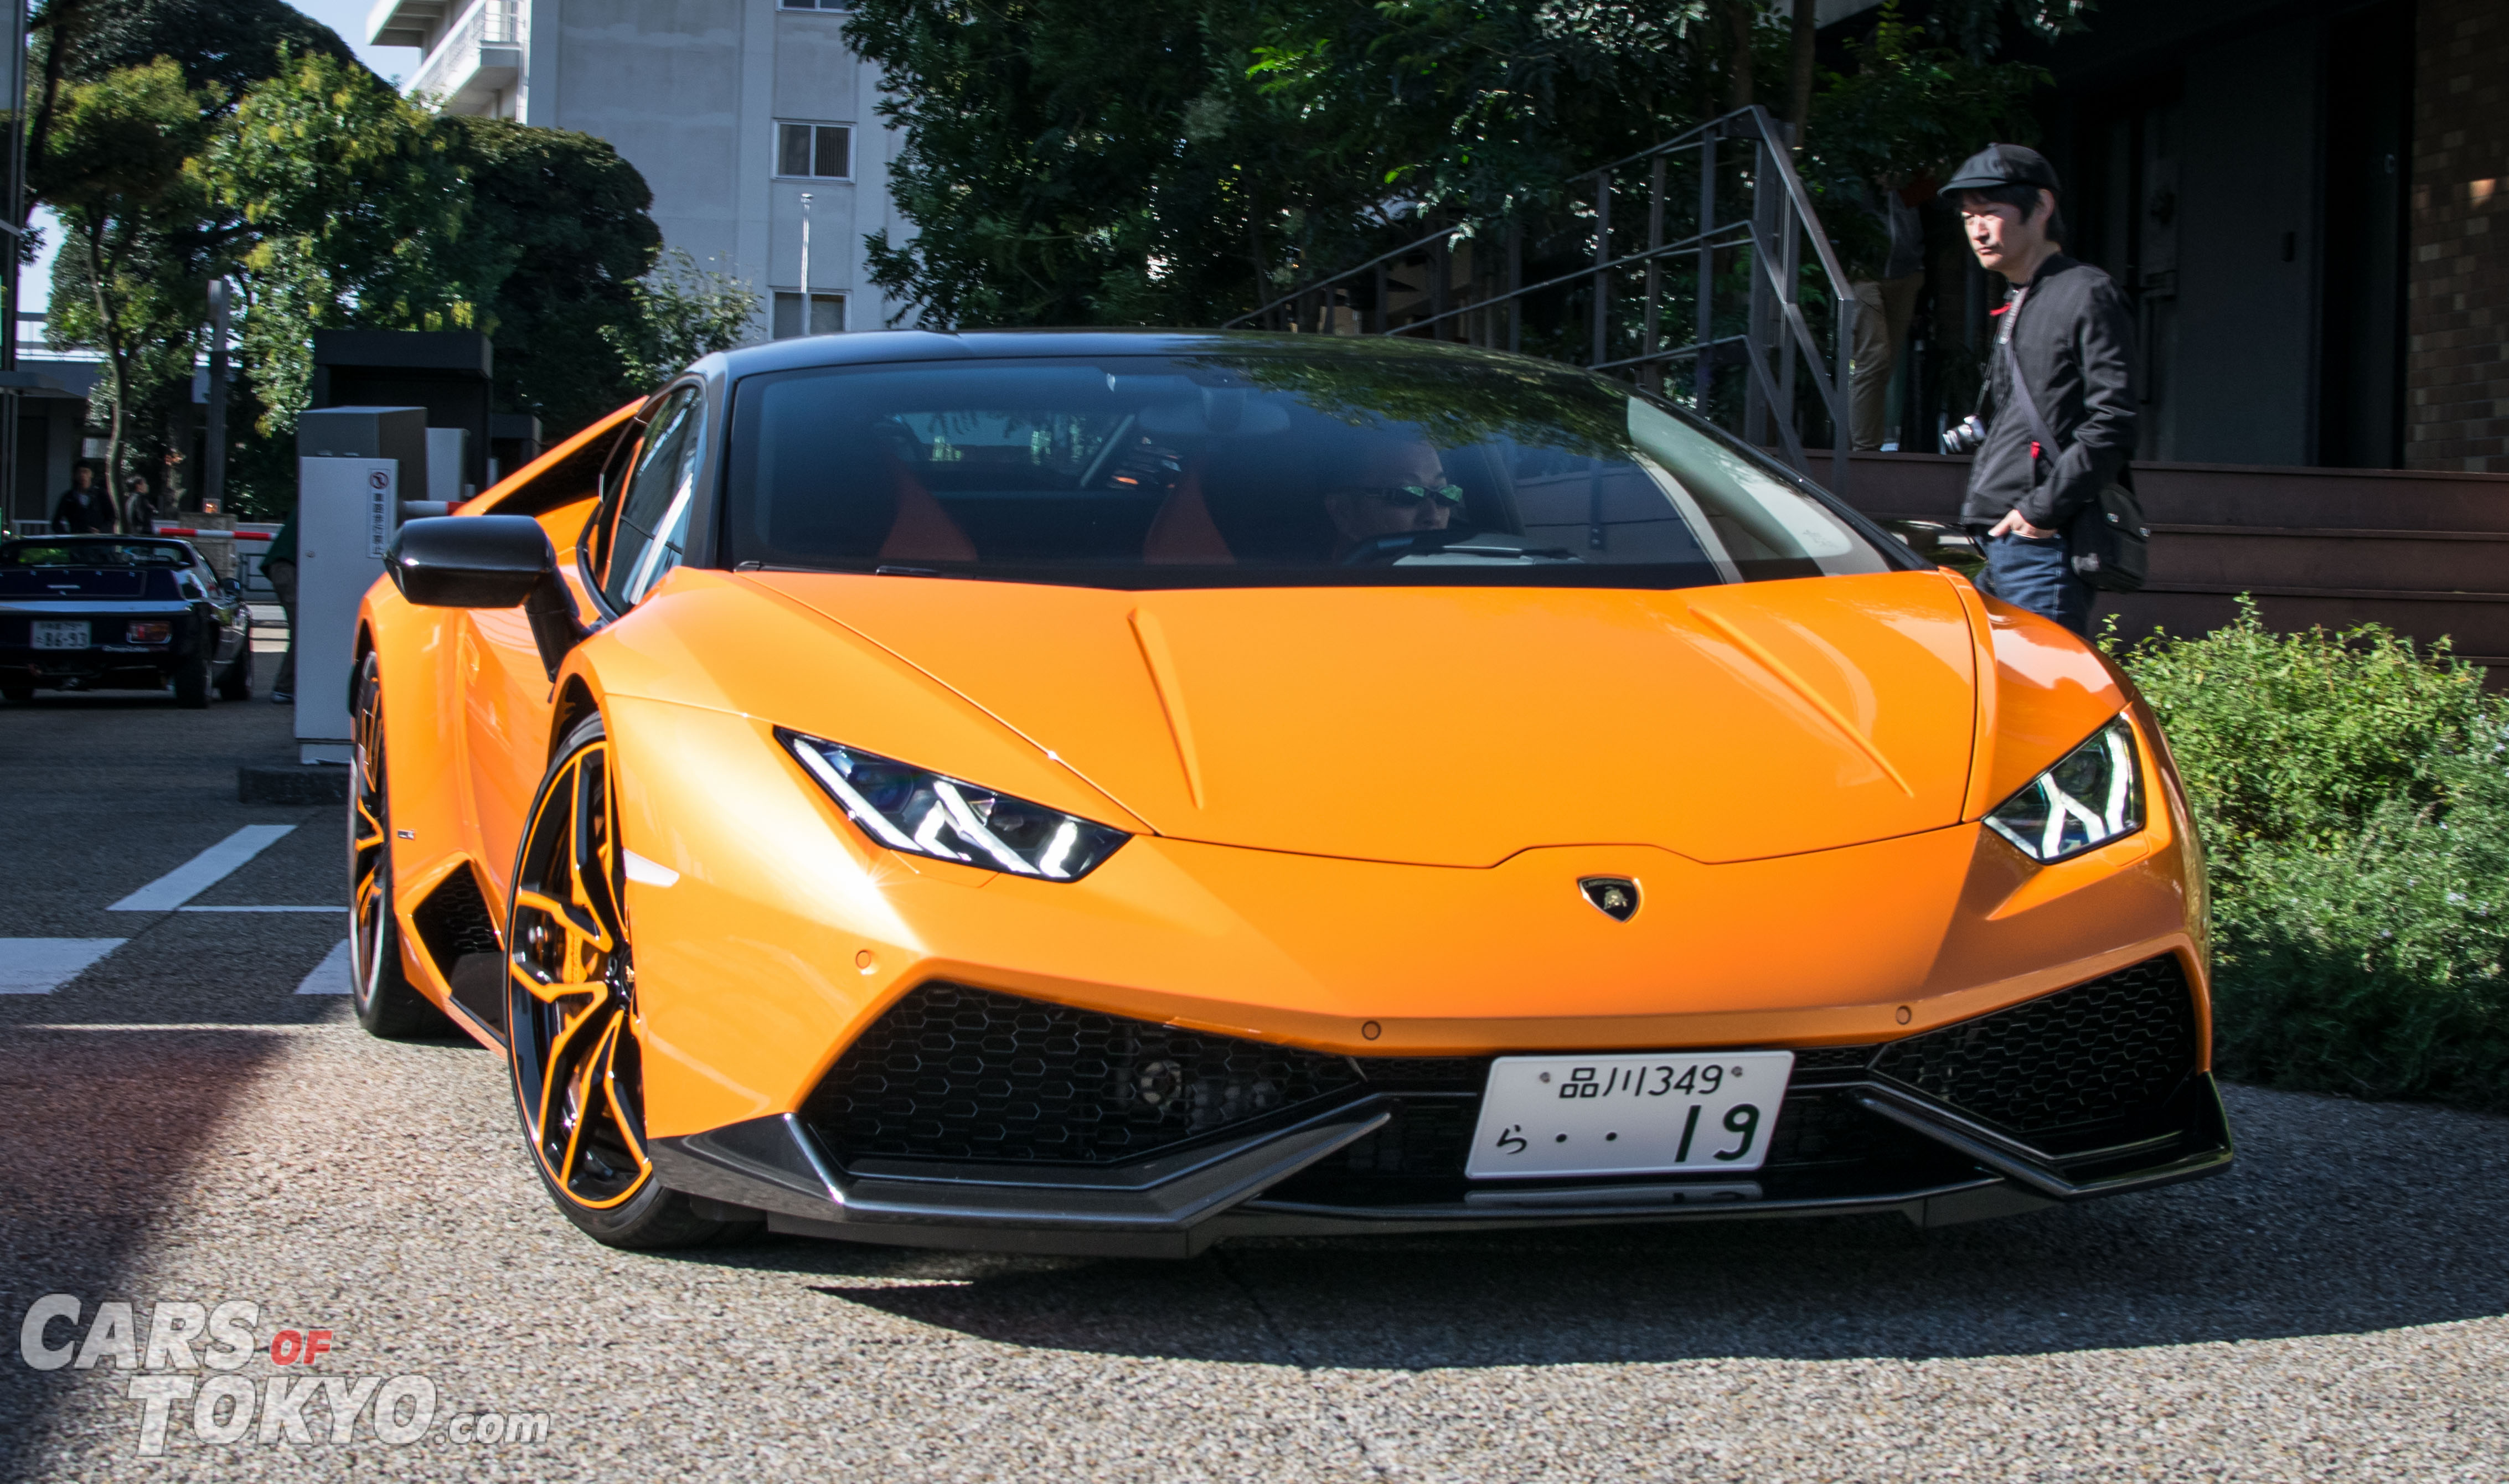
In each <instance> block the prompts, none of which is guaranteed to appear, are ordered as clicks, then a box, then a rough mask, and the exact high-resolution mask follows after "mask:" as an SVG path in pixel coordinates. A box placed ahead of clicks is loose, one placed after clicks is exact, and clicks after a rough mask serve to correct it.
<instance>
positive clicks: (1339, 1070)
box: [803, 984, 1360, 1165]
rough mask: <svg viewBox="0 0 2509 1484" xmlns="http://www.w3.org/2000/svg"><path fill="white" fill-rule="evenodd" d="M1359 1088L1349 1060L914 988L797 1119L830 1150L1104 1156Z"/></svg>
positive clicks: (981, 1156) (970, 1156)
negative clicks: (811, 1128) (809, 1126)
mask: <svg viewBox="0 0 2509 1484" xmlns="http://www.w3.org/2000/svg"><path fill="white" fill-rule="evenodd" d="M1359 1084H1360V1073H1359V1071H1358V1069H1357V1068H1356V1067H1355V1066H1354V1065H1353V1064H1352V1062H1351V1059H1350V1058H1349V1057H1329V1056H1326V1055H1324V1054H1322V1053H1319V1052H1308V1051H1299V1050H1297V1049H1296V1048H1294V1047H1287V1046H1273V1045H1270V1044H1267V1043H1265V1042H1261V1041H1246V1040H1240V1039H1238V1038H1236V1037H1233V1036H1215V1035H1207V1034H1204V1033H1202V1032H1199V1031H1189V1030H1179V1029H1177V1028H1176V1027H1174V1026H1169V1025H1159V1024H1155V1023H1152V1022H1150V1021H1147V1020H1126V1019H1123V1018H1121V1017H1118V1016H1110V1015H1101V1014H1099V1013H1098V1012H1096V1011H1090V1010H1074V1009H1072V1008H1070V1007H1068V1006H1065V1005H1050V1004H1046V1003H1043V1002H1042V1001H1037V1000H1024V999H1019V998H1015V997H1014V996H1011V995H1007V994H995V993H993V992H992V991H990V990H985V989H970V988H965V987H962V986H960V985H956V984H925V985H923V986H922V987H920V988H917V989H915V990H913V991H911V992H909V993H908V994H907V995H906V997H905V998H904V999H901V1000H899V1001H898V1002H897V1003H896V1004H895V1005H893V1006H891V1007H890V1008H889V1010H888V1013H887V1014H885V1015H883V1016H881V1017H880V1020H878V1021H876V1022H874V1023H873V1025H872V1027H871V1029H869V1030H867V1031H865V1032H864V1033H863V1035H862V1039H860V1040H858V1041H856V1042H855V1043H854V1044H853V1046H852V1047H851V1048H850V1049H848V1050H847V1051H846V1052H845V1054H844V1056H843V1057H840V1058H839V1059H838V1061H837V1064H836V1067H835V1068H834V1069H833V1070H832V1071H830V1072H829V1074H828V1077H827V1080H826V1081H824V1082H822V1083H820V1085H819V1087H818V1090H817V1091H816V1092H814V1093H812V1094H811V1095H810V1100H809V1102H808V1104H807V1105H806V1106H805V1109H804V1111H803V1116H804V1118H805V1120H806V1121H807V1122H808V1123H809V1124H810V1125H811V1126H812V1127H813V1128H814V1129H815V1130H816V1131H817V1132H818V1133H819V1136H820V1137H821V1138H823V1139H825V1140H826V1141H827V1143H828V1145H829V1147H830V1148H831V1149H833V1150H834V1151H836V1153H837V1156H838V1158H840V1159H854V1158H860V1157H864V1156H881V1157H888V1158H896V1159H944V1160H948V1159H956V1160H988V1161H1003V1162H1030V1161H1037V1162H1050V1163H1057V1164H1077V1165H1105V1164H1114V1163H1118V1162H1120V1161H1125V1160H1133V1159H1139V1158H1141V1157H1142V1156H1143V1155H1145V1154H1148V1153H1150V1152H1152V1151H1155V1150H1157V1149H1160V1148H1163V1147H1165V1146H1167V1145H1170V1144H1176V1143H1180V1142H1182V1141H1183V1140H1186V1139H1190V1138H1195V1137H1198V1136H1200V1135H1202V1134H1206V1133H1214V1132H1219V1131H1221V1130H1224V1129H1227V1128H1229V1127H1230V1126H1232V1125H1235V1124H1241V1123H1245V1122H1247V1121H1248V1120H1251V1119H1255V1118H1261V1117H1264V1116H1266V1115H1268V1114H1273V1113H1278V1112H1280V1111H1282V1110H1284V1109H1287V1108H1293V1107H1296V1106H1298V1105H1299V1104H1301V1103H1308V1102H1314V1101H1317V1100H1319V1099H1322V1098H1328V1097H1330V1096H1332V1095H1334V1094H1339V1093H1342V1092H1344V1091H1345V1090H1348V1089H1352V1088H1356V1087H1357V1086H1359Z"/></svg>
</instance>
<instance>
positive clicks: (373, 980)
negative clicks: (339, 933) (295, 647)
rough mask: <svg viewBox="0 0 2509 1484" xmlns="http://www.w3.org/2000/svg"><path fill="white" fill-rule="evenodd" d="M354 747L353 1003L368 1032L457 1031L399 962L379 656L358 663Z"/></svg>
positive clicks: (394, 1037) (391, 1035) (400, 1037)
mask: <svg viewBox="0 0 2509 1484" xmlns="http://www.w3.org/2000/svg"><path fill="white" fill-rule="evenodd" d="M353 734H354V737H355V740H356V752H355V754H354V756H353V757H352V759H351V761H350V768H351V776H350V779H349V951H350V952H351V954H352V955H354V957H353V959H352V961H351V963H350V965H349V972H350V974H351V976H352V985H351V988H350V991H349V1004H350V1007H351V1008H352V1009H354V1010H355V1011H356V1015H357V1023H358V1024H359V1025H362V1026H364V1027H365V1029H366V1033H367V1034H369V1035H374V1036H381V1037H383V1038H384V1039H385V1040H388V1041H405V1040H408V1039H410V1038H412V1037H414V1036H440V1035H446V1034H449V1033H451V1031H452V1029H453V1023H452V1021H450V1020H446V1019H445V1016H444V1012H443V1011H441V1010H438V1009H436V1008H435V1006H434V1005H433V1003H431V1001H430V1000H429V999H428V997H427V996H426V995H424V994H421V993H419V992H418V986H417V985H415V984H412V983H410V982H409V977H408V976H407V975H406V974H403V973H402V972H401V966H400V920H399V918H398V917H397V916H396V915H395V914H394V913H393V905H392V904H393V862H392V838H393V833H392V790H391V777H390V775H389V774H388V773H387V772H386V771H385V768H384V744H385V734H384V686H383V676H382V674H381V669H380V666H379V665H378V664H377V663H376V659H375V656H374V655H372V654H368V655H367V656H366V658H365V662H364V663H363V664H361V665H359V666H358V667H357V714H356V720H355V723H353Z"/></svg>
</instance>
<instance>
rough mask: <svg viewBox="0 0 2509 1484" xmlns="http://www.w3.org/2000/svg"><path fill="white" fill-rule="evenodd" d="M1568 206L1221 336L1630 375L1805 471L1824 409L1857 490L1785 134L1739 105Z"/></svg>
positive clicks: (1452, 232) (1835, 268)
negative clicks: (1422, 346) (1350, 338)
mask: <svg viewBox="0 0 2509 1484" xmlns="http://www.w3.org/2000/svg"><path fill="white" fill-rule="evenodd" d="M1564 195H1565V197H1566V209H1565V224H1564V225H1562V226H1560V227H1558V228H1557V229H1555V230H1552V231H1547V232H1546V231H1544V230H1542V229H1541V228H1539V227H1535V228H1531V229H1528V228H1527V227H1526V226H1525V225H1523V224H1521V223H1518V224H1513V225H1502V224H1494V223H1492V222H1488V221H1474V220H1467V221H1462V222H1457V223H1455V224H1453V225H1450V226H1444V227H1441V228H1440V229H1439V230H1437V231H1435V232H1432V233H1430V234H1429V235H1428V236H1426V237H1423V238H1420V239H1418V240H1417V241H1410V242H1406V243H1404V245H1402V246H1400V247H1397V248H1395V249H1393V250H1392V251H1390V252H1385V253H1380V254H1378V255H1377V256H1375V257H1373V258H1370V259H1368V260H1367V262H1364V263H1361V264H1359V265H1358V266H1356V267H1354V268H1349V269H1345V270H1343V271H1341V272H1339V273H1336V274H1333V275H1332V276H1330V277H1329V278H1317V279H1313V280H1311V281H1309V282H1307V283H1305V284H1303V285H1301V286H1300V287H1298V288H1296V289H1294V290H1292V292H1290V293H1287V294H1284V295H1282V296H1281V297H1280V298H1278V299H1275V300H1273V301H1272V302H1271V303H1269V304H1266V305H1264V306H1263V307H1262V308H1260V309H1257V310H1255V311H1253V312H1251V313H1249V314H1245V315H1239V316H1238V317H1236V318H1235V319H1232V320H1229V321H1228V323H1227V326H1226V327H1227V328H1231V329H1239V328H1255V329H1271V330H1301V331H1307V332H1311V333H1322V334H1341V335H1407V336H1414V337H1420V338H1427V339H1436V340H1449V341H1460V342H1463V343H1466V344H1470V345H1476V346H1483V347H1488V348H1492V349H1504V350H1509V351H1517V352H1525V353H1529V354H1535V355H1542V356H1547V357H1549V358H1551V359H1554V360H1563V361H1567V362H1570V363H1572V364H1576V365H1582V366H1588V367H1591V368H1592V369H1594V370H1597V371H1607V372H1616V373H1619V374H1621V375H1624V376H1629V377H1632V378H1634V379H1636V380H1637V381H1638V382H1639V383H1641V384H1642V385H1644V386H1646V387H1648V388H1650V389H1651V390H1658V391H1661V392H1664V393H1666V395H1669V396H1671V397H1672V398H1673V399H1675V400H1676V401H1680V402H1683V403H1686V404H1688V405H1689V406H1690V407H1692V408H1693V409H1694V410H1696V411H1697V412H1699V413H1700V415H1702V416H1703V417H1706V418H1708V419H1710V420H1711V421H1714V422H1717V423H1719V424H1721V425H1724V426H1727V427H1729V428H1731V430H1733V431H1735V432H1737V433H1739V434H1741V436H1742V437H1743V438H1744V439H1746V440H1748V441H1749V442H1751V443H1753V444H1754V445H1757V446H1760V447H1770V446H1779V447H1782V448H1783V450H1784V452H1785V457H1786V458H1787V460H1788V461H1789V462H1790V463H1792V464H1794V466H1795V467H1796V468H1797V469H1798V470H1801V471H1803V472H1804V473H1806V474H1810V473H1811V465H1810V464H1809V462H1808V460H1807V456H1806V454H1805V451H1804V441H1803V438H1804V434H1803V428H1804V427H1806V426H1807V424H1808V421H1809V420H1807V419H1805V418H1804V417H1802V416H1800V415H1801V414H1802V413H1805V412H1809V411H1817V412H1818V413H1821V414H1824V415H1825V417H1826V422H1827V425H1828V427H1829V429H1830V432H1831V439H1832V443H1833V448H1832V453H1831V459H1830V469H1829V479H1828V484H1829V487H1830V488H1831V489H1832V490H1840V489H1842V488H1843V486H1844V484H1845V482H1846V477H1847V466H1848V457H1847V456H1848V436H1849V417H1848V385H1849V383H1848V372H1849V355H1850V349H1851V347H1852V345H1853V343H1854V314H1855V299H1854V294H1853V292H1851V290H1850V288H1849V285H1848V282H1847V277H1846V275H1845V273H1844V272H1843V271H1842V270H1841V269H1840V267H1839V264H1838V255H1837V253H1836V252H1835V251H1834V250H1833V249H1832V248H1831V246H1830V241H1829V239H1828V237H1827V236H1826V235H1825V234H1824V233H1823V232H1822V231H1821V226H1820V218H1819V217H1818V215H1817V214H1816V213H1815V211H1814V210H1813V204H1812V198H1811V196H1810V195H1809V194H1808V193H1807V192H1806V191H1805V189H1804V184H1803V181H1802V179H1801V178H1800V177H1799V176H1797V175H1796V173H1795V168H1794V162H1793V160H1792V158H1791V148H1790V146H1789V144H1788V142H1787V138H1786V130H1785V127H1784V126H1783V125H1780V124H1779V123H1778V122H1777V121H1776V120H1775V119H1773V118H1771V117H1770V116H1769V113H1768V111H1767V110H1766V109H1764V108H1761V107H1758V106H1757V105H1754V106H1751V107H1748V108H1742V109H1738V110H1737V111H1735V112H1733V113H1729V114H1727V115H1725V116H1724V117H1723V118H1720V119H1715V120H1713V121H1711V122H1709V123H1706V124H1704V125H1701V126H1700V127H1699V128H1697V129H1694V130H1691V131H1690V132H1688V133H1685V134H1682V135H1680V136H1678V137H1676V138H1672V139H1667V140H1666V141H1665V142H1664V143H1662V144H1659V145H1656V146H1655V147H1654V148H1652V149H1647V150H1643V151H1640V152H1639V153H1637V154H1634V155H1631V156H1629V158H1627V159H1625V160H1617V161H1614V162H1613V163H1611V164H1610V165H1607V166H1604V167H1601V168H1599V169H1596V170H1592V171H1590V172H1588V173H1586V174H1583V175H1579V176H1577V177H1576V178H1575V179H1574V180H1573V181H1571V182H1570V183H1569V188H1568V190H1567V191H1566V192H1565V193H1564ZM1806 244H1809V246H1810V249H1811V256H1812V257H1813V259H1814V261H1815V262H1816V264H1817V266H1818V269H1819V272H1818V274H1816V275H1815V274H1810V273H1807V272H1806V271H1805V263H1804V256H1805V252H1804V249H1805V246H1806ZM1528 258H1531V259H1532V263H1533V269H1532V271H1533V278H1532V281H1527V277H1526V276H1527V259H1528ZM1572 265H1573V266H1572ZM1807 280H1809V282H1807ZM1824 330H1825V331H1826V332H1827V334H1826V336H1825V337H1824V336H1823V335H1822V334H1821V333H1820V332H1821V331H1824ZM1824 338H1825V339H1826V340H1827V342H1828V345H1827V349H1826V350H1824V348H1823V343H1822V342H1823V340H1824ZM1737 372H1739V373H1741V377H1740V380H1739V382H1738V381H1736V380H1734V379H1733V378H1734V373H1737ZM1804 389H1809V390H1810V391H1811V392H1812V393H1813V398H1812V400H1811V401H1809V402H1806V401H1803V400H1801V399H1800V398H1799V396H1798V392H1799V391H1800V390H1804Z"/></svg>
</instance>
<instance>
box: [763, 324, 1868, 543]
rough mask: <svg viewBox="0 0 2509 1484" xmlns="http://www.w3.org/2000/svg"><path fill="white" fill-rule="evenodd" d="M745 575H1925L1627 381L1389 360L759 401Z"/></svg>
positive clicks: (1465, 362) (1283, 362) (929, 380)
mask: <svg viewBox="0 0 2509 1484" xmlns="http://www.w3.org/2000/svg"><path fill="white" fill-rule="evenodd" d="M727 472H728V476H729V477H728V480H727V485H726V495H725V499H724V501H723V505H724V528H723V529H724V555H725V557H726V565H728V566H742V565H751V564H755V565H757V566H761V567H768V568H805V569H819V570H836V571H872V572H886V573H901V574H913V575H954V576H978V577H999V578H1005V579H1010V580H1024V581H1038V582H1057V583H1068V584H1082V585H1099V586H1109V587H1136V588H1142V587H1171V586H1209V585H1267V586H1269V585H1282V584H1293V583H1309V582H1357V583H1440V584H1453V583H1483V582H1498V583H1530V584H1537V585H1555V586H1571V585H1573V586H1614V587H1675V586H1698V585H1705V584H1711V583H1720V582H1740V581H1754V580H1763V579H1768V578H1777V577H1804V576H1819V575H1836V574H1846V573H1870V572H1883V571H1888V570H1891V569H1893V568H1895V567H1901V566H1906V565H1911V564H1912V562H1913V561H1914V559H1913V558H1911V557H1910V556H1908V555H1907V554H1906V553H1905V552H1894V551H1892V550H1891V549H1890V548H1889V547H1887V546H1886V545H1885V544H1884V542H1883V540H1881V539H1878V538H1874V537H1872V536H1870V535H1868V534H1867V532H1868V530H1869V528H1865V527H1862V526H1861V525H1860V523H1859V522H1858V521H1857V520H1856V519H1855V518H1854V517H1853V516H1852V515H1849V514H1848V513H1847V512H1846V511H1845V510H1844V508H1843V507H1839V506H1836V505H1834V504H1832V503H1830V502H1828V501H1825V500H1824V499H1822V498H1819V497H1816V496H1814V495H1811V494H1807V493H1806V492H1805V491H1804V490H1802V489H1801V488H1798V487H1797V486H1796V485H1795V484H1793V483H1792V482H1790V481H1788V480H1787V479H1785V478H1784V477H1782V476H1781V475H1780V474H1779V473H1778V472H1776V471H1775V470H1773V469H1771V468H1770V467H1768V466H1766V465H1765V464H1762V463H1761V462H1760V461H1759V460H1758V459H1756V458H1755V457H1753V456H1752V455H1751V454H1749V453H1748V452H1746V451H1745V450H1744V449H1743V448H1742V447H1741V445H1739V444H1736V443H1734V442H1733V441H1731V440H1729V439H1727V438H1725V437H1724V436H1723V435H1721V434H1718V433H1716V432H1713V431H1712V430H1709V429H1707V428H1705V427H1702V426H1701V425H1699V424H1698V423H1696V422H1694V421H1692V420H1691V419H1690V418H1688V417H1687V416H1686V415H1684V414H1680V413H1676V412H1673V411H1670V410H1668V409H1666V407H1665V406H1663V405H1662V404H1659V403H1657V402H1655V401H1652V400H1650V399H1648V398H1646V397H1645V396H1642V395H1639V394H1637V393H1635V392H1633V391H1632V390H1630V389H1629V388H1627V387H1624V386H1622V385H1619V384H1617V383H1614V382H1610V381H1606V380H1604V379H1603V378H1601V377H1599V376H1595V375H1592V374H1590V373H1587V372H1583V371H1578V370H1574V369H1570V368H1567V367H1554V366H1549V365H1545V364H1542V363H1539V362H1534V361H1528V360H1522V359H1517V358H1514V357H1500V356H1494V355H1493V356H1479V355H1472V354H1467V353H1450V352H1428V351H1425V350H1424V351H1410V350H1408V349H1406V348H1403V347H1400V346H1388V345H1386V344H1385V343H1384V342H1371V343H1367V344H1364V345H1352V344H1350V343H1347V342H1345V343H1342V344H1341V345H1336V346H1330V347H1329V348H1328V347H1319V348H1318V349H1317V350H1316V351H1314V352H1304V351H1296V350H1285V349H1271V350H1265V351H1259V352H1246V353H1183V354H1176V355H1169V356H1105V357H1093V358H1052V359H1049V358H1038V359H1018V360H990V361H955V362H940V363H931V362H917V363H908V364H889V365H873V366H837V367H817V368H811V369H806V370H797V371H784V372H771V373H764V374H761V375H757V376H752V377H749V378H746V379H744V380H742V381H741V382H740V383H739V384H738V386H737V388H736V389H735V391H734V396H733V404H732V418H731V433H730V464H729V468H728V471H727Z"/></svg>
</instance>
